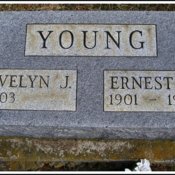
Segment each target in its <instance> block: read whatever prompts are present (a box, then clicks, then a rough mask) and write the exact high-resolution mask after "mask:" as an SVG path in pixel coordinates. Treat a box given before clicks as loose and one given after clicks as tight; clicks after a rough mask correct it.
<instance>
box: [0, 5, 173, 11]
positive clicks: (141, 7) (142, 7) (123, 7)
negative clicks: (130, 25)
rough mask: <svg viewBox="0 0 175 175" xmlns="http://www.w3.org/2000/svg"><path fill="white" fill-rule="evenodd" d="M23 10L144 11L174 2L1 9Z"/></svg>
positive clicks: (1, 8)
mask: <svg viewBox="0 0 175 175" xmlns="http://www.w3.org/2000/svg"><path fill="white" fill-rule="evenodd" d="M21 10H30V11H31V10H132V11H134V10H142V11H174V10H175V5H173V4H155V5H151V4H135V5H134V4H130V5H127V4H126V5H125V4H122V5H121V4H91V5H89V4H88V5H85V4H84V5H82V4H81V5H79V4H57V5H56V4H27V5H23V4H1V5H0V11H21Z"/></svg>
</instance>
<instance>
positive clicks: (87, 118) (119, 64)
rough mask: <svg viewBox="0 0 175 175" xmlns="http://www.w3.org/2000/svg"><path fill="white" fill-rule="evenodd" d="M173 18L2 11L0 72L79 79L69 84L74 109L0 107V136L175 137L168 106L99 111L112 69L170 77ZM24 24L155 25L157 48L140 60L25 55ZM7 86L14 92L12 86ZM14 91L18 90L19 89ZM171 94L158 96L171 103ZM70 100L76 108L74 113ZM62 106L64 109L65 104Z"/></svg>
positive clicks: (174, 50)
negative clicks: (66, 73) (55, 73)
mask: <svg viewBox="0 0 175 175" xmlns="http://www.w3.org/2000/svg"><path fill="white" fill-rule="evenodd" d="M174 16H175V12H131V11H127V12H114V11H113V12H112V11H101V12H100V11H88V12H87V11H79V12H73V11H59V12H58V11H55V12H53V11H42V12H33V11H30V12H27V11H26V12H1V13H0V63H1V64H0V70H2V69H6V70H8V69H10V70H12V73H13V74H15V71H13V70H18V71H20V70H31V71H32V70H42V69H44V70H71V71H76V70H77V80H78V81H77V84H76V85H75V86H73V87H76V101H75V98H74V97H75V91H73V92H70V94H71V95H72V93H73V94H74V95H73V98H74V99H72V98H71V99H72V104H71V105H70V106H72V105H74V107H73V108H71V110H72V111H71V110H70V111H63V110H61V109H63V107H61V106H59V107H58V108H57V109H56V110H50V109H52V107H50V105H49V104H48V103H47V102H45V105H46V108H45V109H46V110H31V109H29V108H28V107H26V108H25V109H24V108H23V104H22V103H21V109H23V110H20V109H19V108H20V106H19V105H18V106H17V107H16V108H15V110H14V108H13V109H10V110H8V109H9V108H5V107H3V106H2V104H1V107H0V109H1V110H0V135H3V136H31V137H51V138H116V139H117V138H124V139H126V138H135V139H175V113H174V108H172V107H171V108H168V110H166V107H167V106H166V105H164V106H163V107H162V108H163V110H159V109H158V110H157V111H149V108H147V107H146V110H145V111H143V110H142V111H139V110H137V111H133V110H132V108H131V109H130V108H129V109H130V110H129V111H122V110H121V109H120V111H116V108H115V110H112V111H111V110H109V111H105V110H104V71H105V70H112V71H115V73H116V71H156V75H159V76H162V72H163V74H164V75H165V76H167V75H168V74H166V72H169V71H171V72H172V73H170V74H171V76H173V71H175V47H174V46H175V34H174V33H175V27H174V26H175V18H174ZM28 24H76V25H78V24H93V25H96V24H99V25H101V24H105V25H134V24H137V25H155V26H156V36H153V37H155V38H156V40H157V43H156V44H157V45H156V46H155V48H154V49H153V51H154V52H153V54H152V56H151V55H148V54H146V55H144V56H143V55H141V56H140V55H137V54H136V55H127V56H126V55H123V56H121V55H116V56H113V55H112V56H111V55H110V54H107V55H105V56H92V57H91V56H89V55H85V53H84V54H83V56H81V55H77V56H75V55H71V56H64V55H62V56H59V55H54V56H53V55H52V54H48V55H44V56H43V55H42V54H39V55H38V56H36V55H28V54H26V52H25V49H26V34H27V30H26V29H27V25H28ZM139 41H140V40H139ZM155 50H156V54H155ZM28 53H30V52H28ZM72 53H73V52H72ZM80 53H81V52H80ZM159 71H160V72H159ZM3 73H7V72H3ZM12 73H11V74H12ZM21 73H22V71H21ZM50 73H51V72H50ZM26 75H27V74H26ZM33 75H34V74H33ZM137 75H139V74H137ZM150 76H152V74H150ZM12 79H13V80H14V81H13V86H16V84H15V83H16V79H14V78H12ZM75 79H76V78H75ZM3 80H4V79H3ZM157 87H158V86H157ZM172 87H173V86H172ZM9 88H10V90H12V91H13V90H14V89H15V88H16V87H13V88H12V87H9ZM4 91H5V92H10V91H9V89H7V88H4V89H3V88H1V93H2V92H4ZM17 91H18V92H20V88H19V87H18V88H17ZM157 91H158V90H157ZM157 91H156V90H155V92H157ZM173 91H174V90H173V89H172V90H171V89H170V90H169V91H168V90H167V89H164V91H162V92H161V93H160V94H162V95H164V96H165V95H166V94H167V95H168V92H170V94H171V100H173V96H174V95H175V94H173ZM130 92H131V90H127V89H126V93H130ZM143 92H144V90H143ZM140 93H142V91H141V92H140ZM3 98H4V96H3ZM31 102H32V100H31ZM75 102H76V110H74V109H75ZM171 102H172V103H173V101H171ZM43 103H44V102H43ZM59 103H60V101H59ZM59 103H58V104H59ZM172 105H173V104H172ZM12 106H14V104H12ZM29 106H30V105H29ZM63 106H69V105H68V104H67V103H65V105H63ZM30 107H31V106H30ZM33 108H35V107H32V109H33ZM36 108H37V107H36ZM38 108H39V107H38ZM143 108H144V106H143ZM47 109H49V110H47ZM139 109H140V108H139ZM153 109H154V108H153Z"/></svg>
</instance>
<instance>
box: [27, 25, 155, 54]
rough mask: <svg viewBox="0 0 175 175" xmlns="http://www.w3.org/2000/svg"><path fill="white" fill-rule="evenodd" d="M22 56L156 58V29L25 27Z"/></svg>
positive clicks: (93, 26) (86, 26)
mask: <svg viewBox="0 0 175 175" xmlns="http://www.w3.org/2000/svg"><path fill="white" fill-rule="evenodd" d="M25 54H26V55H42V56H47V55H50V56H59V55H60V56H61V55H62V56H156V55H157V49H156V26H155V25H110V24H109V25H104V24H101V25H99V24H89V25H86V24H77V25H76V24H43V25H42V24H28V25H27V37H26V50H25Z"/></svg>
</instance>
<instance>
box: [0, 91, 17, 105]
mask: <svg viewBox="0 0 175 175" xmlns="http://www.w3.org/2000/svg"><path fill="white" fill-rule="evenodd" d="M14 102H15V93H14V92H10V93H6V92H1V93H0V103H14Z"/></svg>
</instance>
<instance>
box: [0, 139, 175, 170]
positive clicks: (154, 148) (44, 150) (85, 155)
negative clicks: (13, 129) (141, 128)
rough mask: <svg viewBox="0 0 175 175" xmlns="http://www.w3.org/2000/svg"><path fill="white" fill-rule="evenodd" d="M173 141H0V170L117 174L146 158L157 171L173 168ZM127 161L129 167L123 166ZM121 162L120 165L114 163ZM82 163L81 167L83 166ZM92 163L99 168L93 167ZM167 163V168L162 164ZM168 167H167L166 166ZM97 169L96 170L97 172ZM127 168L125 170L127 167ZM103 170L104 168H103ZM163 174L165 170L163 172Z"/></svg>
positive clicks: (174, 147)
mask: <svg viewBox="0 0 175 175" xmlns="http://www.w3.org/2000/svg"><path fill="white" fill-rule="evenodd" d="M174 150H175V141H171V140H154V141H149V140H72V139H71V140H68V139H67V140H64V139H57V140H56V139H55V140H52V139H37V138H14V137H13V138H12V137H11V138H10V137H1V138H0V170H50V169H53V170H78V169H80V170H81V169H82V170H86V168H87V170H88V169H89V168H90V167H92V168H90V169H92V170H95V167H96V169H97V170H100V167H99V166H100V164H101V165H102V167H105V166H106V168H107V167H108V169H109V170H110V164H112V166H113V168H112V169H111V170H115V166H116V170H118V169H117V168H119V167H123V165H122V166H121V161H124V162H125V164H124V165H126V166H127V165H128V166H131V165H134V164H135V162H136V161H139V159H143V158H146V159H148V160H149V161H150V162H151V164H152V165H153V164H154V167H156V170H158V168H160V169H161V167H162V166H159V165H156V164H157V163H164V164H163V166H164V167H167V166H170V164H171V165H172V166H170V167H172V170H173V166H174V162H173V161H174V160H175V151H174ZM126 161H129V162H130V163H128V164H127V163H126ZM116 162H120V163H118V164H117V163H116ZM82 163H83V164H82ZM94 163H96V164H97V165H98V166H95V167H94V165H95V164H94ZM165 163H166V164H165ZM167 163H169V164H168V165H167ZM97 167H98V168H97ZM126 168H128V167H126ZM102 169H103V168H102ZM165 170H166V169H165Z"/></svg>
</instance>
